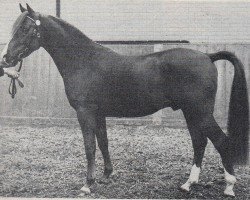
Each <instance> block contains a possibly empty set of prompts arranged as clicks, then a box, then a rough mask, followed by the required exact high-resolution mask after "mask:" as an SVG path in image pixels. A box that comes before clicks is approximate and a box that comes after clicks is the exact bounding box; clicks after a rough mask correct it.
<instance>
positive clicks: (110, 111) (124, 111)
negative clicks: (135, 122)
mask: <svg viewBox="0 0 250 200" xmlns="http://www.w3.org/2000/svg"><path fill="white" fill-rule="evenodd" d="M170 106H171V101H170V100H167V99H166V100H162V101H161V102H159V103H157V102H147V101H141V102H140V101H135V102H132V101H130V102H124V101H123V102H120V103H113V104H110V105H109V106H106V107H105V108H104V110H105V114H106V116H107V117H143V116H146V115H151V114H153V113H155V112H157V111H158V110H160V109H163V108H165V107H170Z"/></svg>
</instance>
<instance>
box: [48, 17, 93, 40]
mask: <svg viewBox="0 0 250 200" xmlns="http://www.w3.org/2000/svg"><path fill="white" fill-rule="evenodd" d="M49 18H50V19H52V20H53V21H54V22H55V23H56V24H58V25H59V26H60V27H62V28H63V30H64V32H65V33H66V34H69V36H70V37H71V38H74V40H75V42H77V43H78V44H82V43H83V42H84V43H86V42H93V41H92V40H91V39H90V38H88V37H87V36H86V35H85V34H84V33H83V32H82V31H80V30H79V29H78V28H76V27H75V26H73V25H72V24H70V23H68V22H66V21H64V20H63V19H60V18H57V17H54V16H49ZM66 37H67V36H66Z"/></svg>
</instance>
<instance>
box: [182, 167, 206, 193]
mask: <svg viewBox="0 0 250 200" xmlns="http://www.w3.org/2000/svg"><path fill="white" fill-rule="evenodd" d="M200 171H201V168H200V167H197V166H196V165H195V164H194V165H193V166H192V169H191V173H190V176H189V178H188V180H187V182H186V183H185V184H183V185H182V186H181V189H183V190H186V191H189V190H190V186H191V185H192V184H194V183H198V181H199V176H200Z"/></svg>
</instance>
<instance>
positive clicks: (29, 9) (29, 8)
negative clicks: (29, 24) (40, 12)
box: [26, 3, 35, 14]
mask: <svg viewBox="0 0 250 200" xmlns="http://www.w3.org/2000/svg"><path fill="white" fill-rule="evenodd" d="M26 6H27V10H28V12H29V14H33V13H34V12H35V11H34V10H33V9H32V8H31V7H30V6H29V4H27V3H26Z"/></svg>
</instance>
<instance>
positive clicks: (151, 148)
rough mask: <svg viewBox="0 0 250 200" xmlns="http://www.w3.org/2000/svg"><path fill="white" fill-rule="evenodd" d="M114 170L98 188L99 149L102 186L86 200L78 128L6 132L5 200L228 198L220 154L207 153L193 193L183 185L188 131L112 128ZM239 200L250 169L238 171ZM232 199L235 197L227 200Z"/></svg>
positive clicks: (1, 160) (0, 157)
mask: <svg viewBox="0 0 250 200" xmlns="http://www.w3.org/2000/svg"><path fill="white" fill-rule="evenodd" d="M108 137H109V141H110V142H109V147H110V152H111V157H112V161H113V166H114V173H113V175H112V176H111V180H110V183H108V184H101V183H98V177H101V175H102V168H103V162H102V158H101V154H100V151H99V149H98V150H97V159H96V163H97V183H96V184H95V185H94V187H93V193H92V194H91V195H88V196H82V195H81V192H80V188H81V187H82V186H83V182H84V179H85V175H86V160H85V156H84V147H83V138H82V135H81V131H80V129H79V128H66V127H47V128H45V127H39V128H38V127H35V128H34V127H27V126H20V127H1V128H0V196H2V197H71V198H80V197H84V198H164V199H171V198H176V199H179V198H182V199H188V198H198V199H223V198H224V196H223V190H224V187H225V182H224V180H223V168H222V165H221V161H220V159H219V156H218V153H217V152H216V151H215V150H214V148H213V146H212V144H211V143H209V144H208V147H207V149H206V153H205V158H204V163H203V169H202V173H201V176H200V183H199V184H198V185H195V186H193V188H192V191H191V192H190V193H183V192H181V191H180V190H179V186H180V185H181V184H183V183H184V182H185V181H186V180H187V178H188V176H189V171H190V169H191V164H192V157H193V150H192V146H191V141H190V137H189V134H188V132H187V131H186V130H181V129H169V128H167V127H160V126H158V127H153V126H123V125H116V126H109V127H108ZM236 174H237V180H238V182H237V184H236V186H235V193H236V196H237V197H236V199H248V198H250V197H249V182H248V181H249V177H250V167H249V166H245V167H236ZM228 199H230V198H228Z"/></svg>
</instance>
